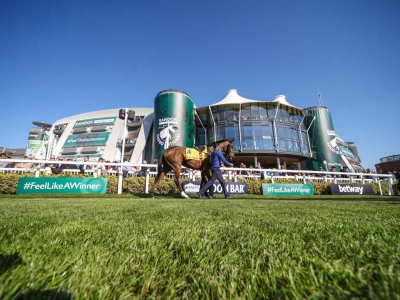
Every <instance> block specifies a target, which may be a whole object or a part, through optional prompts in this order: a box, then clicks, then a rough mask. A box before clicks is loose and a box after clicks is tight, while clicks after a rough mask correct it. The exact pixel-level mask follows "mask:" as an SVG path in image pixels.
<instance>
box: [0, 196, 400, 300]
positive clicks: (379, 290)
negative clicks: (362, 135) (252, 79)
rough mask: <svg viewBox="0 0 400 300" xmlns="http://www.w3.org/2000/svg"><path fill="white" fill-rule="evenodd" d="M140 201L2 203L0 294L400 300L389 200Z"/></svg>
mask: <svg viewBox="0 0 400 300" xmlns="http://www.w3.org/2000/svg"><path fill="white" fill-rule="evenodd" d="M145 197H146V196H144V195H142V197H134V196H114V197H112V198H111V197H110V196H109V195H106V196H101V197H100V196H99V197H96V198H94V197H93V196H91V197H81V196H77V197H74V196H63V197H57V198H55V197H51V196H47V197H45V198H42V197H40V196H34V197H33V196H31V197H21V196H1V197H0V299H35V298H36V299H46V298H48V299H95V298H96V299H117V298H118V299H144V298H145V299H160V298H164V299H171V298H178V299H198V298H201V299H299V298H308V299H360V298H368V299H400V202H398V198H394V197H369V198H366V197H363V198H362V199H365V201H361V199H360V198H359V197H358V198H357V197H347V198H339V199H341V200H342V201H332V199H338V197H332V196H331V197H329V196H325V197H319V198H318V199H322V200H315V199H316V198H312V199H314V200H305V199H303V198H300V199H299V198H294V197H292V198H284V199H283V198H282V199H279V200H277V199H276V198H275V199H273V198H266V197H263V196H252V197H242V198H244V199H240V200H239V199H236V200H225V199H222V198H220V199H218V200H198V199H192V200H184V199H178V198H173V197H170V198H161V197H160V198H156V199H155V200H153V199H148V198H145ZM265 199H268V200H265ZM357 200H358V201H357Z"/></svg>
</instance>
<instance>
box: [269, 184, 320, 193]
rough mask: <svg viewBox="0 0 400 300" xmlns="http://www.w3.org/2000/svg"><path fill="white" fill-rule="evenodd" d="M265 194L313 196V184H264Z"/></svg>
mask: <svg viewBox="0 0 400 300" xmlns="http://www.w3.org/2000/svg"><path fill="white" fill-rule="evenodd" d="M262 192H263V195H267V196H312V195H314V190H313V186H312V184H273V183H263V184H262Z"/></svg>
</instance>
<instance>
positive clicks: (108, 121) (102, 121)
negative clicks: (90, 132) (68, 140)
mask: <svg viewBox="0 0 400 300" xmlns="http://www.w3.org/2000/svg"><path fill="white" fill-rule="evenodd" d="M115 119H116V117H106V118H97V119H87V120H80V121H76V123H75V125H74V128H78V127H88V126H100V125H113V124H114V122H115Z"/></svg>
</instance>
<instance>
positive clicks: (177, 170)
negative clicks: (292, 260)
mask: <svg viewBox="0 0 400 300" xmlns="http://www.w3.org/2000/svg"><path fill="white" fill-rule="evenodd" d="M173 171H174V173H175V179H174V181H175V184H176V186H177V188H178V191H179V193H180V194H181V196H182V197H183V198H186V199H190V197H189V196H188V195H186V193H185V192H184V191H183V189H182V185H181V182H180V179H181V168H180V167H179V168H176V167H175V168H173Z"/></svg>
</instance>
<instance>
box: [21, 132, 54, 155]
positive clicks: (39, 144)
mask: <svg viewBox="0 0 400 300" xmlns="http://www.w3.org/2000/svg"><path fill="white" fill-rule="evenodd" d="M48 140H49V132H48V131H46V132H30V133H29V137H28V145H27V147H26V151H25V156H31V157H34V158H36V159H45V158H46V151H47V146H48Z"/></svg>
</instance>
